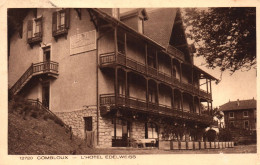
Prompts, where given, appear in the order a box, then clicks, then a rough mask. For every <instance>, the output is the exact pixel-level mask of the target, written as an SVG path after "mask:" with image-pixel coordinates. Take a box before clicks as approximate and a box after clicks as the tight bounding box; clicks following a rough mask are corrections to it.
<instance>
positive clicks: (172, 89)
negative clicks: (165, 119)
mask: <svg viewBox="0 0 260 165" xmlns="http://www.w3.org/2000/svg"><path fill="white" fill-rule="evenodd" d="M172 109H174V88H172Z"/></svg>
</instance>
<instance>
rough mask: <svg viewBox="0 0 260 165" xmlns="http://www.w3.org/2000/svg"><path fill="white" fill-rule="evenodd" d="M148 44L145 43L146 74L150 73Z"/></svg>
mask: <svg viewBox="0 0 260 165" xmlns="http://www.w3.org/2000/svg"><path fill="white" fill-rule="evenodd" d="M147 49H148V48H147V43H145V68H146V73H148V50H147Z"/></svg>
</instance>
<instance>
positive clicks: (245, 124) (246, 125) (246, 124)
mask: <svg viewBox="0 0 260 165" xmlns="http://www.w3.org/2000/svg"><path fill="white" fill-rule="evenodd" d="M244 129H249V121H248V120H246V121H244Z"/></svg>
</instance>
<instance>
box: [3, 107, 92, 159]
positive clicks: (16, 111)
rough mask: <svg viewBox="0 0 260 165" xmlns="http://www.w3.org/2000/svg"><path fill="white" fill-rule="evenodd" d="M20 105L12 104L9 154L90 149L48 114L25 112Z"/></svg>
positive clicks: (80, 151) (35, 153) (9, 115)
mask: <svg viewBox="0 0 260 165" xmlns="http://www.w3.org/2000/svg"><path fill="white" fill-rule="evenodd" d="M23 109H26V108H21V107H19V106H12V105H10V104H9V113H8V154H10V155H13V154H19V155H41V154H59V155H60V154H83V153H88V152H90V150H91V149H90V148H88V147H87V146H86V145H85V142H84V140H82V139H79V138H77V137H75V136H73V135H72V134H71V132H70V131H68V130H66V129H65V127H63V126H61V125H60V124H59V123H58V122H57V121H56V120H55V119H53V118H50V117H48V116H47V115H46V114H44V113H41V114H36V115H35V113H34V111H32V112H31V113H28V111H27V113H23V111H24V110H23ZM27 109H28V108H27Z"/></svg>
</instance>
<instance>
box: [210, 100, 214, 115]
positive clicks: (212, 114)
mask: <svg viewBox="0 0 260 165" xmlns="http://www.w3.org/2000/svg"><path fill="white" fill-rule="evenodd" d="M210 106H211V107H210V108H211V115H213V106H212V101H210Z"/></svg>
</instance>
